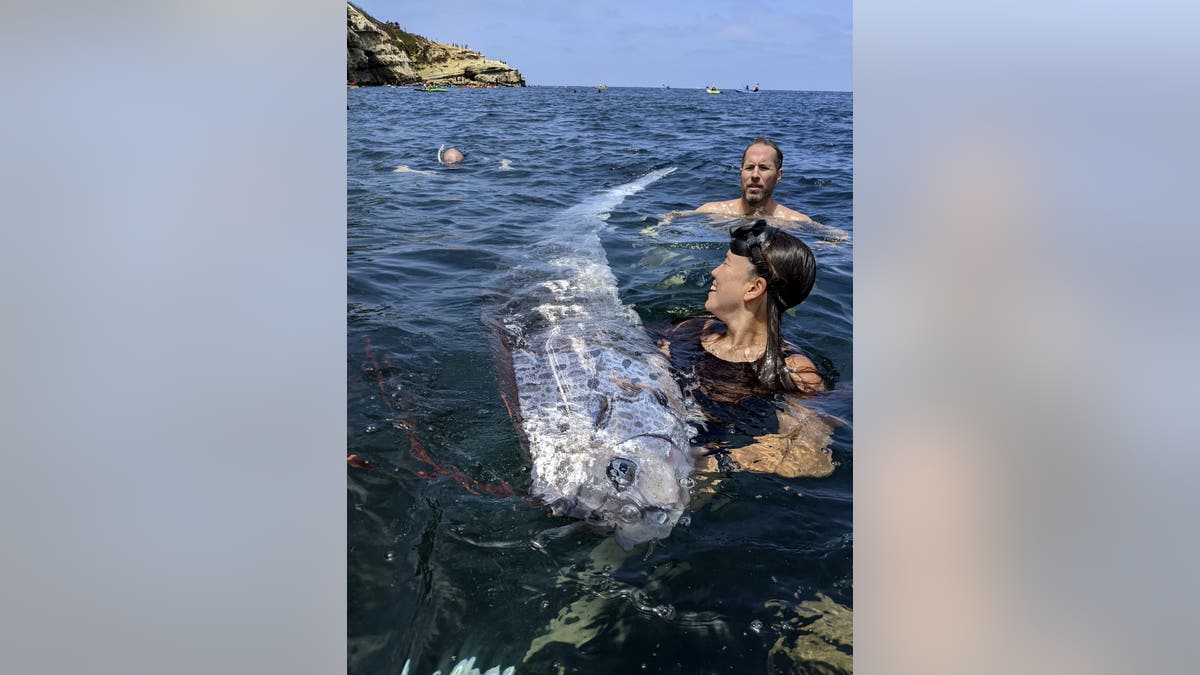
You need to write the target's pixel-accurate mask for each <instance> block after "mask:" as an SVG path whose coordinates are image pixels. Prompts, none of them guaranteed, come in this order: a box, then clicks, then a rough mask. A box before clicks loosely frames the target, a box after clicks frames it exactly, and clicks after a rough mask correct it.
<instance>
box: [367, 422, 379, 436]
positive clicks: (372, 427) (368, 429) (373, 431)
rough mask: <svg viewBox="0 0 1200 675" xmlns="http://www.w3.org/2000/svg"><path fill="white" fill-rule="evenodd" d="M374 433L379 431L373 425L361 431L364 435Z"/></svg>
mask: <svg viewBox="0 0 1200 675" xmlns="http://www.w3.org/2000/svg"><path fill="white" fill-rule="evenodd" d="M376 431H379V427H377V426H375V425H374V424H368V425H367V426H366V428H364V429H363V433H364V434H373V433H375V432H376Z"/></svg>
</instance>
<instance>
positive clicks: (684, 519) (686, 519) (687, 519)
mask: <svg viewBox="0 0 1200 675" xmlns="http://www.w3.org/2000/svg"><path fill="white" fill-rule="evenodd" d="M679 524H680V525H682V526H684V527H687V526H688V525H691V524H692V517H691V516H689V515H682V516H680V517H679Z"/></svg>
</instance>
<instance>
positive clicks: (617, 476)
mask: <svg viewBox="0 0 1200 675" xmlns="http://www.w3.org/2000/svg"><path fill="white" fill-rule="evenodd" d="M602 457H604V456H602ZM597 468H598V469H600V470H602V471H603V481H604V491H605V492H606V493H608V498H607V499H605V500H604V502H603V504H602V505H601V508H600V509H599V512H600V513H599V515H600V517H601V518H602V519H603V520H604V521H606V522H607V523H608V524H610V525H611V526H612V527H613V531H614V536H615V537H616V540H617V543H618V544H619V545H620V546H621V547H622V548H624V549H626V550H628V549H629V548H631V547H632V546H634V545H636V544H640V543H643V542H647V541H650V540H652V539H664V538H666V537H667V535H669V534H670V533H671V529H672V528H673V527H675V524H676V523H677V522H679V517H680V516H681V515H683V511H684V509H685V508H686V507H687V505H688V501H689V500H690V499H691V490H690V486H691V481H690V479H689V478H688V474H689V473H690V471H691V469H692V462H691V460H690V453H689V448H688V447H687V446H686V444H685V445H683V446H682V447H681V446H680V445H679V444H677V443H676V442H675V441H673V440H672V439H670V438H669V437H667V436H664V435H658V434H645V435H641V436H634V437H633V438H630V439H627V440H625V441H623V442H621V443H619V444H617V445H615V446H613V447H612V449H611V452H610V453H607V456H606V459H605V461H604V463H603V466H602V467H597ZM597 473H599V471H597Z"/></svg>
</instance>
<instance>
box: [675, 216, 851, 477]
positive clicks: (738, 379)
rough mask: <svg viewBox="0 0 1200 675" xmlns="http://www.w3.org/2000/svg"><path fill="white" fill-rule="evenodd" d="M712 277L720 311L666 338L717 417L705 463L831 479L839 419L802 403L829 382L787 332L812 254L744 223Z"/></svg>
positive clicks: (780, 234)
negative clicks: (787, 317) (786, 320)
mask: <svg viewBox="0 0 1200 675" xmlns="http://www.w3.org/2000/svg"><path fill="white" fill-rule="evenodd" d="M712 277H713V282H712V286H711V287H710V288H709V291H708V298H707V300H706V301H705V303H704V308H705V309H706V310H708V311H709V312H711V313H712V316H710V317H703V316H702V317H696V318H691V319H687V320H685V321H683V322H682V323H680V324H678V325H676V326H674V327H673V328H672V329H671V330H670V331H669V333H668V335H667V336H666V339H665V340H664V341H663V343H662V347H663V349H664V351H665V352H666V353H667V356H668V357H669V358H670V359H671V365H672V368H673V369H674V370H675V372H677V373H678V374H679V377H680V378H681V380H682V384H683V387H684V390H685V391H686V392H688V393H689V394H691V396H693V397H694V398H695V399H696V402H697V403H699V405H700V407H701V409H702V410H703V411H704V413H705V416H706V417H707V418H708V422H709V423H708V425H707V429H706V430H705V431H704V432H703V433H702V434H701V436H700V437H699V438H697V439H696V444H697V445H698V446H701V447H705V448H707V453H706V454H705V456H703V457H701V458H700V460H699V461H698V462H697V469H699V470H702V471H704V470H709V471H711V470H716V469H722V470H724V469H727V468H738V467H740V468H742V469H746V470H750V471H761V472H766V473H775V474H779V475H781V476H786V477H799V476H827V475H829V474H830V473H831V472H832V471H833V464H832V461H831V457H830V455H829V451H828V445H829V442H830V434H831V431H832V429H831V427H830V424H829V422H828V421H827V420H826V419H825V418H824V417H823V416H821V415H818V414H817V413H815V412H814V411H812V410H809V409H808V408H806V407H804V406H802V405H800V404H799V403H798V398H799V397H801V396H803V395H806V394H812V393H816V392H820V391H824V390H825V381H824V378H822V376H821V374H820V373H819V372H818V371H817V368H816V366H815V365H814V364H813V362H812V360H811V359H809V358H808V357H807V356H805V355H803V354H801V353H799V352H798V351H797V350H796V349H795V348H794V347H792V346H791V345H788V344H786V343H785V342H784V341H783V337H782V334H781V331H780V324H781V321H782V318H783V313H784V312H785V311H787V310H788V309H790V308H792V307H794V306H796V305H798V304H800V303H801V302H802V301H803V300H804V299H805V298H807V297H808V294H809V292H810V291H811V290H812V287H813V282H814V281H815V279H816V262H815V260H814V259H813V254H812V251H811V250H809V248H808V246H806V245H805V244H804V242H802V241H800V240H799V239H797V238H795V237H793V236H792V235H790V234H788V233H786V232H784V231H783V230H780V229H778V228H775V227H771V226H768V225H767V223H766V221H765V220H758V221H756V222H754V223H753V224H742V225H738V226H735V227H734V228H732V229H731V230H730V242H729V251H728V252H727V253H726V254H725V259H724V261H722V262H721V264H720V265H718V266H717V267H716V268H715V269H714V270H713V271H712ZM777 396H778V405H777V401H776V397H777Z"/></svg>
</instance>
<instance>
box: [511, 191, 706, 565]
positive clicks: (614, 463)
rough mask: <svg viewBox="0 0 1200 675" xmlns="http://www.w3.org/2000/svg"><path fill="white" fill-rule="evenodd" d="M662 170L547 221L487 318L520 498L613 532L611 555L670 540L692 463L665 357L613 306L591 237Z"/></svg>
mask: <svg viewBox="0 0 1200 675" xmlns="http://www.w3.org/2000/svg"><path fill="white" fill-rule="evenodd" d="M674 170H675V169H674V168H667V169H659V170H656V171H652V172H650V173H648V174H646V175H645V176H642V177H641V178H639V179H637V180H634V181H632V182H630V183H626V184H624V185H621V186H619V187H616V188H613V189H611V190H608V191H607V192H604V193H601V194H599V195H597V196H596V197H594V198H592V199H589V200H587V201H585V202H583V203H582V204H579V205H577V206H575V207H572V208H570V209H568V210H566V211H565V212H564V213H562V214H561V215H560V216H559V217H557V218H554V219H553V220H552V221H551V222H549V223H547V224H546V225H545V227H544V229H543V232H544V234H543V235H541V236H540V237H538V239H537V241H535V242H533V243H531V245H530V247H529V253H530V255H529V259H528V260H524V261H522V263H521V264H519V265H515V266H514V267H513V269H512V270H511V271H510V273H509V275H508V277H507V281H506V283H505V284H504V286H505V288H504V289H503V291H504V298H505V301H504V303H503V304H502V305H501V306H500V307H499V308H498V309H497V310H496V311H495V313H494V314H493V315H489V316H488V321H489V323H491V324H492V325H493V327H494V328H495V329H496V331H497V333H498V334H499V337H500V338H501V340H500V341H501V343H502V346H503V349H502V350H501V354H500V358H499V359H498V362H499V370H500V373H501V380H502V384H507V385H509V388H508V389H507V390H506V391H505V392H504V400H505V404H506V405H507V406H508V408H509V413H510V414H511V415H512V417H513V420H514V423H515V424H516V426H517V429H518V432H519V435H520V436H521V438H522V444H523V447H524V448H525V449H526V450H527V451H528V454H529V459H530V462H531V479H532V485H531V492H532V494H533V496H535V497H536V498H538V499H540V500H541V501H542V502H543V503H544V504H545V505H546V506H547V507H548V508H549V509H550V511H551V513H553V514H555V515H561V516H568V517H572V518H578V519H582V520H584V521H587V522H589V523H592V524H594V525H597V526H600V527H602V528H605V529H611V530H613V532H614V534H615V537H616V540H617V543H618V544H620V545H621V546H622V547H623V548H626V549H628V548H630V547H632V546H633V545H634V544H638V543H641V542H646V541H650V540H652V539H661V538H664V537H666V536H667V535H669V534H670V532H671V529H672V528H673V527H674V526H675V524H676V523H677V522H678V521H679V518H680V516H681V515H682V514H683V510H684V508H685V507H686V506H687V503H688V500H689V498H690V485H691V480H690V479H689V477H688V474H689V473H690V472H691V470H692V467H693V466H694V464H695V458H694V456H693V454H692V452H691V446H690V443H689V439H690V435H691V430H690V428H689V426H688V409H687V406H685V403H684V398H683V395H682V393H681V392H680V389H679V386H678V384H676V382H675V381H674V380H673V379H672V377H671V373H670V370H669V366H668V363H667V360H666V358H665V357H664V356H663V355H662V353H661V352H660V351H659V350H658V349H657V347H656V346H655V345H654V343H653V341H652V340H651V339H650V337H649V335H647V334H646V331H645V329H644V328H643V327H642V323H641V320H640V319H639V318H638V315H637V313H636V312H635V311H633V309H631V308H630V307H627V306H626V305H625V304H624V303H622V302H621V299H620V297H619V296H618V293H617V280H616V278H615V277H614V276H613V273H612V270H610V269H609V267H608V258H607V256H605V254H604V248H603V247H602V246H601V243H600V238H599V234H598V230H599V229H600V225H601V224H602V223H603V221H604V219H605V218H606V217H607V215H608V213H609V212H610V211H611V210H612V209H613V208H615V207H616V206H617V205H619V204H620V203H621V202H622V201H623V200H624V199H625V198H626V197H628V196H630V195H633V194H636V193H637V192H640V191H641V190H643V189H645V188H646V186H648V185H650V184H651V183H653V182H654V181H656V180H658V179H660V178H662V177H663V176H666V175H667V174H669V173H671V172H672V171H674Z"/></svg>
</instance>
